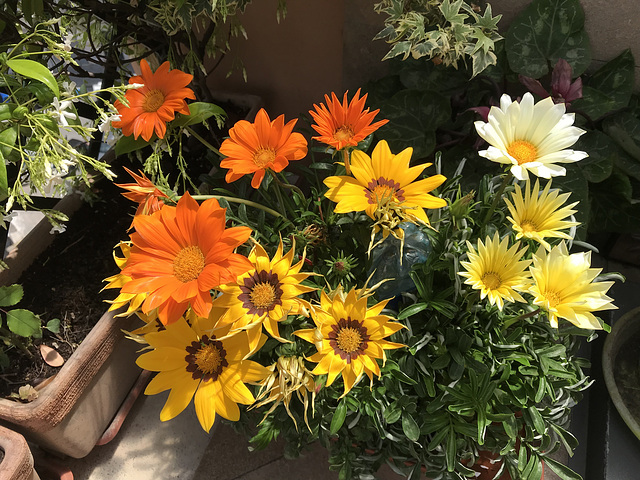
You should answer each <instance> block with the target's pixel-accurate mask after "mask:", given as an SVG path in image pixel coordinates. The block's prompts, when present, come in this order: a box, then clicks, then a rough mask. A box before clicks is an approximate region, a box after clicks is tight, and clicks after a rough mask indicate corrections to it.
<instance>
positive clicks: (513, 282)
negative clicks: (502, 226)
mask: <svg viewBox="0 0 640 480" xmlns="http://www.w3.org/2000/svg"><path fill="white" fill-rule="evenodd" d="M485 241H486V246H485V244H484V243H482V240H478V251H477V252H476V250H475V249H474V248H473V245H471V243H470V242H468V241H467V247H468V249H469V251H468V252H467V255H468V257H469V261H468V262H467V261H461V262H460V265H462V266H463V267H464V268H465V270H467V271H466V272H458V275H461V276H463V277H465V278H466V280H465V282H464V283H466V284H468V285H471V286H472V288H474V289H476V290H480V298H481V299H484V298H485V297H489V302H491V305H497V306H498V308H499V309H500V310H502V308H503V307H504V301H505V300H508V301H510V302H515V301H518V302H524V301H525V300H524V298H522V296H521V295H520V294H519V293H518V292H517V291H516V290H520V291H523V290H525V289H526V287H527V285H528V283H529V276H528V272H527V267H528V266H529V264H530V263H531V260H522V255H523V254H524V252H525V251H526V250H527V249H526V247H525V248H523V249H521V250H518V247H519V246H520V245H519V244H516V245H513V246H512V247H511V248H509V239H508V238H507V237H505V238H504V239H503V240H502V241H500V237H499V236H498V233H497V232H496V233H495V235H494V236H493V239H492V238H490V237H487V238H486V240H485Z"/></svg>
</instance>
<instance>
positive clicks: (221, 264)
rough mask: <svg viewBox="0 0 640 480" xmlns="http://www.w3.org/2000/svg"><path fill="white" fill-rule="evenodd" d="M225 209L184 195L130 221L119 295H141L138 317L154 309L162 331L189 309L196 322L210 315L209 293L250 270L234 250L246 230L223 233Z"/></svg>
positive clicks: (247, 233) (241, 240)
mask: <svg viewBox="0 0 640 480" xmlns="http://www.w3.org/2000/svg"><path fill="white" fill-rule="evenodd" d="M225 214H226V209H224V208H221V207H220V205H219V204H218V201H217V200H216V199H213V198H212V199H210V200H207V201H205V202H204V203H203V204H202V205H200V206H199V205H198V203H197V202H196V201H195V200H194V199H193V198H191V196H190V195H189V194H188V193H186V194H185V195H184V196H183V197H182V198H181V199H180V200H179V201H178V204H177V205H176V206H175V207H172V206H169V205H164V206H163V207H162V208H161V209H160V210H159V211H158V212H155V213H153V214H151V215H138V216H136V217H135V218H134V219H133V226H134V228H135V230H136V231H135V232H134V233H132V234H131V243H132V247H131V253H130V255H129V260H128V261H127V264H126V266H125V268H124V269H123V270H122V272H121V274H122V275H125V276H128V277H131V281H129V282H127V283H126V284H125V285H124V286H123V287H122V290H121V292H122V293H146V294H147V297H146V299H145V300H144V302H143V303H142V306H141V310H142V312H143V313H149V312H151V311H152V310H153V309H155V308H157V309H158V318H159V319H160V321H161V322H162V323H163V324H165V325H167V324H170V323H173V322H175V321H177V320H178V319H179V318H180V316H181V315H182V314H183V313H184V312H185V310H186V309H187V308H188V307H189V305H191V308H192V309H193V311H194V312H195V313H196V314H197V315H198V316H200V317H207V316H208V315H209V312H210V311H211V304H212V300H211V293H210V290H211V289H213V288H216V287H218V286H219V285H221V284H224V283H228V282H232V281H235V279H236V278H237V277H238V275H242V274H243V273H244V272H246V271H247V270H249V269H250V268H252V265H251V263H250V262H249V260H248V259H247V258H246V257H244V256H242V255H240V254H237V253H234V250H235V249H236V247H238V246H239V245H241V244H243V243H244V242H245V241H247V239H248V238H249V235H251V229H250V228H248V227H233V228H225V221H226V220H225Z"/></svg>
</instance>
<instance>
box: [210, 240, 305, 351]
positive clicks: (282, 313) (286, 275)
mask: <svg viewBox="0 0 640 480" xmlns="http://www.w3.org/2000/svg"><path fill="white" fill-rule="evenodd" d="M294 252H295V246H294V247H291V249H290V250H289V251H288V252H287V253H286V254H284V253H283V245H282V240H280V245H278V250H277V251H276V253H275V255H274V256H273V258H272V259H269V255H268V254H267V252H266V251H265V250H264V248H262V246H260V245H259V244H256V245H255V246H254V247H253V249H252V250H251V253H250V254H249V257H248V258H249V262H250V263H251V264H252V265H253V269H251V270H249V271H248V272H246V273H244V274H242V275H240V276H239V277H238V279H237V280H236V282H235V283H234V284H227V285H220V287H219V290H220V291H221V292H222V295H221V296H220V297H218V298H217V299H216V300H215V302H214V307H219V308H225V309H227V311H226V314H225V315H224V316H223V317H222V318H221V320H220V325H229V324H232V323H233V329H234V330H235V329H247V331H248V334H249V343H250V345H251V347H252V350H253V349H254V348H255V347H256V346H257V344H258V341H259V339H260V335H261V333H262V329H261V328H260V325H261V324H262V325H264V328H265V330H266V331H267V332H269V335H271V336H272V337H274V338H276V339H278V340H280V341H282V342H285V341H286V340H284V339H283V338H281V337H280V333H279V331H278V322H281V321H283V320H286V319H287V316H288V315H300V314H303V315H305V316H307V313H306V312H307V311H308V310H309V303H308V302H307V301H305V300H302V299H301V298H299V297H300V295H302V294H304V293H308V292H311V291H313V290H315V289H314V288H312V287H307V286H305V285H301V283H302V282H303V281H304V280H306V278H307V277H309V275H311V274H310V273H300V269H301V268H302V266H303V264H304V258H303V259H301V260H300V261H299V262H298V263H296V264H295V265H292V263H293V254H294Z"/></svg>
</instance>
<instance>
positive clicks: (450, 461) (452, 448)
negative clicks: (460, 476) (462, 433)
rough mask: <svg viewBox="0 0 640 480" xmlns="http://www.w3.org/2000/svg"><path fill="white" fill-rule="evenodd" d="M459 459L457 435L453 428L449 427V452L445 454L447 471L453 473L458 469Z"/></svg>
mask: <svg viewBox="0 0 640 480" xmlns="http://www.w3.org/2000/svg"><path fill="white" fill-rule="evenodd" d="M457 458H458V448H457V445H456V433H455V431H454V430H453V427H449V435H448V436H447V451H446V452H445V459H446V462H447V471H449V472H453V471H454V470H455V469H456V460H457Z"/></svg>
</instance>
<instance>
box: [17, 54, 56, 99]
mask: <svg viewBox="0 0 640 480" xmlns="http://www.w3.org/2000/svg"><path fill="white" fill-rule="evenodd" d="M7 66H8V67H9V68H10V69H11V70H13V71H14V72H16V73H18V74H20V75H22V76H23V77H27V78H32V79H34V80H38V81H39V82H42V83H44V84H45V85H46V86H47V87H49V88H50V89H51V91H52V92H53V93H54V94H55V95H56V97H60V89H59V88H58V82H57V81H56V79H55V78H54V77H53V75H52V74H51V72H50V71H49V69H48V68H47V67H45V66H44V65H42V64H41V63H38V62H36V61H34V60H27V59H25V58H12V59H10V60H7Z"/></svg>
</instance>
